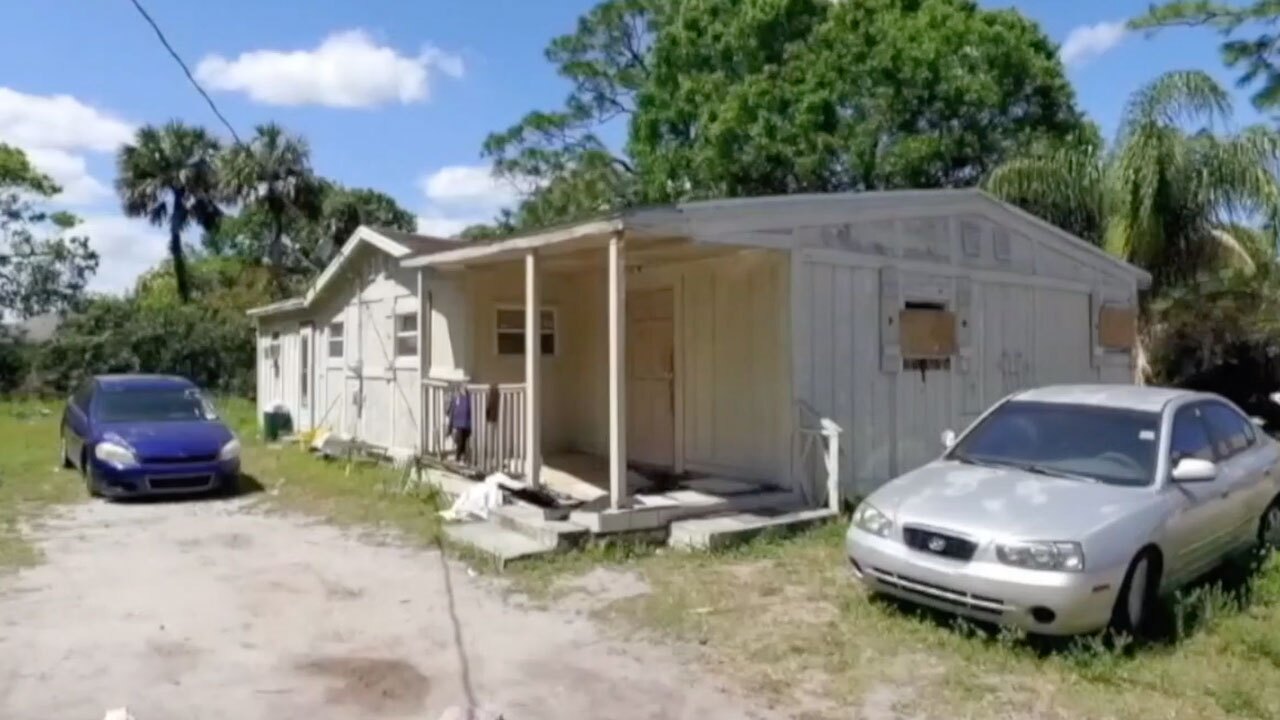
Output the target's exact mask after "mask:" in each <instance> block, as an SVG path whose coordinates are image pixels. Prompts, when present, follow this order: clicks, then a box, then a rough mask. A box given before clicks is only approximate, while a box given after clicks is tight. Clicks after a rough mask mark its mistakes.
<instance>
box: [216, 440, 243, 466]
mask: <svg viewBox="0 0 1280 720" xmlns="http://www.w3.org/2000/svg"><path fill="white" fill-rule="evenodd" d="M239 459H240V440H239V439H238V438H231V439H230V440H228V441H227V444H226V445H223V446H222V449H221V450H219V451H218V461H219V462H226V461H228V460H239Z"/></svg>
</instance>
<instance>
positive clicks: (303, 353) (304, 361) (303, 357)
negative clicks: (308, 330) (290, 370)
mask: <svg viewBox="0 0 1280 720" xmlns="http://www.w3.org/2000/svg"><path fill="white" fill-rule="evenodd" d="M310 339H311V336H310V335H307V336H304V337H303V338H302V343H301V344H300V345H299V352H298V366H299V368H301V372H302V376H301V377H300V378H299V385H298V388H299V394H300V395H301V397H302V404H303V405H306V404H307V390H308V388H307V378H309V377H311V367H310V366H311V353H310V352H309V350H310V349H311V343H310V342H309V341H310Z"/></svg>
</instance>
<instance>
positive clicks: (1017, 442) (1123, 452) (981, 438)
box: [948, 400, 1160, 486]
mask: <svg viewBox="0 0 1280 720" xmlns="http://www.w3.org/2000/svg"><path fill="white" fill-rule="evenodd" d="M1159 427H1160V416H1159V415H1158V414H1156V413H1149V412H1137V411H1133V410H1122V409H1118V408H1107V407H1096V406H1092V405H1073V404H1068V403H1041V402H1031V401H1027V400H1021V401H1019V400H1014V401H1010V402H1007V403H1004V404H1003V405H1001V406H1000V407H998V408H996V409H995V410H993V411H992V412H991V414H990V415H988V416H987V418H986V419H985V420H983V421H982V423H981V424H979V425H978V426H977V427H976V428H974V429H973V431H971V432H970V433H969V434H968V435H967V436H965V439H964V440H962V441H961V442H960V444H959V445H957V446H956V447H955V448H954V449H953V450H952V451H951V453H950V454H949V455H948V457H950V458H951V459H953V460H958V461H960V462H967V463H972V464H975V465H1000V466H1004V465H1009V466H1013V467H1018V468H1024V469H1026V470H1027V471H1028V472H1038V473H1043V474H1046V475H1055V474H1060V475H1066V476H1068V477H1070V476H1083V477H1086V478H1091V479H1096V480H1099V481H1101V482H1104V483H1107V484H1110V485H1125V486H1142V485H1150V484H1151V483H1152V481H1153V480H1154V479H1155V465H1156V447H1157V444H1158V443H1157V436H1158V430H1159Z"/></svg>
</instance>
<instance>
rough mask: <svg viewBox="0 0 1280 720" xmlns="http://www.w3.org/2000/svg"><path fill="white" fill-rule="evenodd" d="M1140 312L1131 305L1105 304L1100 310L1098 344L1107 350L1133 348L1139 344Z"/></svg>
mask: <svg viewBox="0 0 1280 720" xmlns="http://www.w3.org/2000/svg"><path fill="white" fill-rule="evenodd" d="M1137 338H1138V314H1137V313H1136V312H1134V309H1133V308H1131V307H1122V306H1119V305H1103V306H1102V309H1101V310H1100V311H1098V344H1099V345H1101V346H1102V347H1103V348H1104V349H1106V350H1132V349H1133V347H1134V345H1135V344H1137Z"/></svg>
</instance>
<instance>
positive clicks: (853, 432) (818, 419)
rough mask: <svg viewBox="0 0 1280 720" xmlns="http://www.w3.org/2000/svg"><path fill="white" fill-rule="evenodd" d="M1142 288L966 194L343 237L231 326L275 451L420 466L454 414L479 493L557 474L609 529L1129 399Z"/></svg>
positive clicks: (844, 484)
mask: <svg viewBox="0 0 1280 720" xmlns="http://www.w3.org/2000/svg"><path fill="white" fill-rule="evenodd" d="M1149 282H1150V277H1149V276H1148V274H1147V273H1145V272H1143V271H1142V270H1140V269H1138V268H1135V267H1133V266H1130V265H1128V264H1126V263H1124V262H1121V261H1120V260H1117V259H1116V258H1114V257H1112V256H1110V255H1107V254H1106V253H1104V252H1103V251H1101V250H1099V249H1098V248H1096V247H1094V246H1092V245H1090V244H1088V243H1086V242H1084V241H1082V240H1080V239H1079V238H1076V237H1074V236H1072V235H1070V234H1068V233H1067V232H1064V231H1063V230H1061V229H1059V228H1056V227H1054V226H1052V225H1050V224H1048V223H1045V222H1044V221H1041V220H1039V219H1037V218H1035V217H1033V216H1031V215H1029V214H1027V213H1025V212H1023V211H1021V210H1019V209H1017V208H1015V207H1013V206H1011V205H1008V204H1005V203H1002V202H1000V201H998V200H996V199H994V198H993V197H991V196H989V195H987V194H985V193H983V192H981V191H979V190H937V191H895V192H877V193H858V194H829V195H791V196H781V197H763V198H750V199H738V200H723V201H711V202H695V203H686V204H682V205H676V206H669V207H659V208H650V209H638V210H631V211H627V212H624V213H621V214H618V215H614V216H611V217H608V218H603V219H598V220H594V221H590V222H584V223H579V224H576V225H571V226H566V227H561V228H556V229H550V230H545V231H540V232H536V233H531V234H526V235H520V236H517V237H512V238H507V239H503V240H499V241H493V242H485V243H461V242H457V241H446V240H439V239H435V238H425V237H420V236H415V235H410V234H405V233H392V232H386V231H380V230H375V229H371V228H366V227H362V228H360V229H359V230H357V231H356V233H355V235H354V237H353V238H352V240H351V241H350V242H348V243H347V244H346V246H345V247H344V248H343V249H342V252H341V253H340V254H339V255H338V256H337V257H336V258H335V259H334V261H333V263H332V264H331V265H330V266H329V267H328V268H327V269H326V270H325V271H324V273H323V274H322V275H320V277H319V278H318V279H317V280H316V282H315V284H314V285H313V286H312V287H311V288H310V289H309V290H308V291H307V293H306V295H305V296H304V297H300V298H295V299H292V300H288V301H285V302H282V303H277V304H275V305H272V306H268V307H264V308H259V309H256V310H254V311H251V313H250V314H251V315H252V316H253V317H255V318H256V319H257V323H258V344H259V352H258V358H259V371H258V388H259V393H258V396H259V400H258V402H259V405H260V408H261V409H266V408H267V407H269V406H274V405H277V404H278V405H281V406H283V407H284V408H286V409H287V410H288V412H290V413H291V414H292V416H293V418H294V424H295V426H296V427H298V428H303V429H305V428H320V427H323V428H327V429H330V430H333V431H336V432H338V433H340V434H343V435H346V436H351V437H356V438H359V439H361V440H364V441H366V442H370V443H374V444H376V445H380V446H385V447H387V448H388V449H390V450H391V451H393V452H398V453H404V454H412V453H418V452H425V453H436V454H438V453H443V452H445V451H446V450H447V449H448V447H449V440H448V438H447V437H446V435H445V419H444V415H445V409H446V406H447V402H448V398H450V397H451V396H452V394H453V393H455V392H460V391H462V390H464V389H465V391H466V392H467V393H468V394H469V398H470V401H471V402H472V403H473V413H472V415H473V418H474V419H475V423H474V424H475V426H476V427H475V435H474V437H473V439H472V443H471V447H470V448H469V450H468V455H467V460H468V462H469V463H471V464H472V465H474V466H475V467H478V468H480V469H482V470H496V469H503V470H507V471H508V472H511V473H514V474H518V475H521V476H523V477H524V478H525V480H526V481H527V482H529V483H531V484H539V483H541V482H543V481H549V478H551V477H552V476H553V475H554V474H555V473H568V474H571V475H575V476H576V477H577V478H578V479H581V480H583V481H584V482H587V483H588V484H593V485H596V486H598V487H599V488H600V491H601V492H602V494H605V495H607V503H608V506H609V509H610V511H612V512H614V513H622V512H623V511H625V510H627V509H628V508H630V509H631V510H638V509H641V508H643V507H646V506H647V504H650V503H652V498H651V497H646V496H645V493H644V489H645V488H643V487H640V488H638V487H637V485H638V484H640V483H647V482H649V481H650V480H652V479H653V478H667V479H669V478H688V477H703V478H715V479H717V481H721V487H728V485H725V484H724V483H725V482H728V483H729V484H730V485H732V484H733V483H737V484H738V485H739V486H742V485H745V486H757V487H767V488H770V489H771V491H773V492H782V493H788V494H790V496H792V497H798V498H801V499H802V502H803V503H804V504H811V505H815V506H822V505H823V504H834V503H835V502H836V501H838V499H839V497H841V496H843V497H845V498H851V497H856V496H859V495H863V494H866V493H867V492H869V491H871V490H872V489H874V488H875V487H876V486H877V485H878V484H880V483H883V482H885V481H886V480H888V479H889V478H891V477H893V476H894V475H896V474H898V473H901V472H904V471H906V470H908V469H911V468H913V467H915V466H918V465H920V464H923V463H924V462H927V461H928V460H930V459H931V458H933V457H934V456H936V455H937V453H938V452H939V451H940V450H941V446H940V441H939V436H940V433H941V431H942V430H944V429H947V428H956V429H960V428H962V427H963V426H965V425H967V424H968V423H969V422H971V421H972V420H974V419H975V418H977V417H978V415H979V414H980V413H981V412H982V411H983V410H984V409H985V408H987V407H988V406H989V405H990V404H991V403H993V402H995V401H996V400H998V399H1000V398H1001V397H1003V396H1005V395H1006V394H1008V393H1010V392H1013V391H1015V390H1018V389H1020V388H1024V387H1028V386H1033V385H1041V384H1046V383H1058V382H1098V381H1102V382H1117V383H1126V382H1131V381H1132V380H1133V377H1134V356H1133V352H1132V351H1133V348H1134V344H1135V343H1134V340H1135V310H1136V307H1137V302H1138V292H1139V290H1140V289H1142V288H1144V287H1146V286H1147V285H1148V284H1149ZM534 337H536V338H537V339H536V341H532V340H531V338H534ZM566 468H567V469H566ZM635 471H638V472H635ZM671 495H675V493H672V494H671ZM682 498H683V499H682ZM688 499H689V498H687V497H684V496H678V495H677V496H676V498H675V500H672V499H671V497H670V496H668V497H666V498H665V500H664V503H666V504H671V503H675V504H681V503H683V502H684V501H685V500H688ZM602 502H603V500H602ZM660 504H661V503H660Z"/></svg>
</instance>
